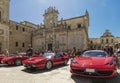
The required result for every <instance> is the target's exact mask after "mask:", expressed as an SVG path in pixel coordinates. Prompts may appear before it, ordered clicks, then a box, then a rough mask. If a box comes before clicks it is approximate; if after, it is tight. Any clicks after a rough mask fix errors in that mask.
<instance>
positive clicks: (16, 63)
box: [14, 59, 22, 66]
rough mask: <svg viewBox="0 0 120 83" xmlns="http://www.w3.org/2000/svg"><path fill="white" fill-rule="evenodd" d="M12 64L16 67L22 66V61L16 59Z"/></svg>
mask: <svg viewBox="0 0 120 83" xmlns="http://www.w3.org/2000/svg"><path fill="white" fill-rule="evenodd" d="M14 64H15V65H16V66H19V65H22V60H21V59H16V60H15V62H14Z"/></svg>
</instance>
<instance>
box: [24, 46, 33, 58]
mask: <svg viewBox="0 0 120 83" xmlns="http://www.w3.org/2000/svg"><path fill="white" fill-rule="evenodd" d="M26 54H27V56H29V57H32V54H33V49H32V48H31V46H30V45H29V46H28V49H27V50H26Z"/></svg>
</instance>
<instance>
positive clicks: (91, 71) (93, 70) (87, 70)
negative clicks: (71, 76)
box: [86, 69, 95, 73]
mask: <svg viewBox="0 0 120 83" xmlns="http://www.w3.org/2000/svg"><path fill="white" fill-rule="evenodd" d="M86 72H90V73H94V72H95V69H86Z"/></svg>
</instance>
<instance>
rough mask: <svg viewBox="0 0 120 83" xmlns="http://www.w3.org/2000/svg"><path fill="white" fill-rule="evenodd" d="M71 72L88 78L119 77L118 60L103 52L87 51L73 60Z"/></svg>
mask: <svg viewBox="0 0 120 83" xmlns="http://www.w3.org/2000/svg"><path fill="white" fill-rule="evenodd" d="M70 72H71V73H72V74H73V75H78V76H86V77H95V78H109V77H114V76H116V75H117V69H116V59H115V58H114V57H113V56H109V55H108V54H107V53H106V52H104V51H102V50H90V51H85V52H84V53H83V54H82V55H81V56H76V57H75V58H73V60H71V63H70Z"/></svg>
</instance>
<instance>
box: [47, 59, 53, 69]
mask: <svg viewBox="0 0 120 83" xmlns="http://www.w3.org/2000/svg"><path fill="white" fill-rule="evenodd" d="M52 66H53V63H52V61H47V62H46V64H45V68H46V69H47V70H50V69H52Z"/></svg>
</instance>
